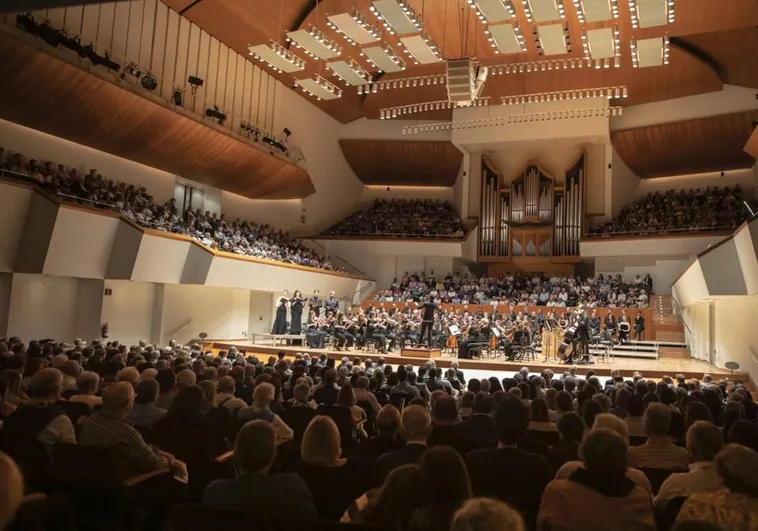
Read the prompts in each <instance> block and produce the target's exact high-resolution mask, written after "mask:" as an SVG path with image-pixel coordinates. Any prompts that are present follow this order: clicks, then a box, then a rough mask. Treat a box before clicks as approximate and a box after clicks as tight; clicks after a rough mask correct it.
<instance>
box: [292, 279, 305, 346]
mask: <svg viewBox="0 0 758 531" xmlns="http://www.w3.org/2000/svg"><path fill="white" fill-rule="evenodd" d="M304 303H305V301H304V299H303V294H302V293H300V290H299V289H296V290H295V293H294V294H293V295H292V298H291V299H290V334H291V335H293V336H297V335H300V334H301V333H302V330H303V305H304Z"/></svg>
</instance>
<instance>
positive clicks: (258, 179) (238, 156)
mask: <svg viewBox="0 0 758 531" xmlns="http://www.w3.org/2000/svg"><path fill="white" fill-rule="evenodd" d="M0 55H1V56H2V57H4V61H3V67H4V74H5V75H6V76H7V79H13V81H14V82H13V83H3V84H1V85H0V117H2V118H3V119H6V120H10V121H13V122H16V123H19V124H22V125H26V126H28V127H32V128H34V129H38V130H40V131H45V132H47V133H50V134H53V135H55V136H59V137H62V138H66V139H68V140H71V141H73V142H78V143H80V144H84V145H87V146H90V147H93V148H95V149H99V150H102V151H105V152H107V153H112V154H114V155H117V156H120V157H124V158H127V159H130V160H134V161H136V162H140V163H142V164H146V165H148V166H151V167H154V168H159V169H162V170H164V171H168V172H171V173H175V174H177V175H181V176H183V177H186V178H188V179H193V180H195V181H198V182H202V183H206V184H209V185H212V186H216V187H218V188H221V189H224V190H228V191H230V192H233V193H236V194H239V195H243V196H246V197H250V198H254V199H291V198H301V197H306V196H308V195H310V194H311V193H313V192H314V191H315V189H314V187H313V183H312V182H311V180H310V177H309V176H308V173H307V172H306V171H305V170H303V169H302V168H299V167H298V166H295V165H293V164H290V163H288V162H286V161H284V160H281V159H278V158H276V157H274V156H272V155H269V154H268V153H266V152H265V151H263V150H260V149H257V148H255V147H252V146H250V145H248V144H246V143H244V142H241V141H238V140H236V139H234V138H233V137H231V136H229V135H228V134H226V133H225V132H222V131H217V130H216V129H214V128H212V127H209V126H208V125H205V124H203V123H201V122H198V121H195V120H193V119H191V118H188V117H185V116H183V115H181V114H179V113H176V112H174V111H172V110H170V109H167V108H165V107H162V106H160V105H158V104H156V103H153V102H152V101H150V100H148V99H145V98H142V97H140V96H138V95H136V94H134V93H132V92H130V91H129V90H125V89H123V88H120V87H118V86H116V85H114V84H113V83H109V82H108V81H105V80H103V79H101V78H99V77H97V76H94V75H91V74H89V73H87V72H85V71H83V70H80V69H79V68H76V67H75V66H73V65H71V64H69V63H67V62H64V61H61V60H59V59H56V58H55V57H53V56H51V55H49V54H47V53H45V52H42V51H39V50H37V49H36V48H33V47H31V46H29V45H27V44H25V43H24V42H23V41H21V40H20V39H17V38H15V37H11V36H9V35H8V34H5V33H0ZM35 156H38V157H40V156H41V157H44V153H40V154H35Z"/></svg>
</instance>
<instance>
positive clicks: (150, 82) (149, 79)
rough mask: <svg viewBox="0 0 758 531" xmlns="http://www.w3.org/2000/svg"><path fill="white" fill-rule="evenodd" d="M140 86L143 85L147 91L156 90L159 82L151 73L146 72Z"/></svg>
mask: <svg viewBox="0 0 758 531" xmlns="http://www.w3.org/2000/svg"><path fill="white" fill-rule="evenodd" d="M140 85H142V88H143V89H145V90H155V89H157V88H158V80H157V79H155V76H154V75H153V74H151V73H150V72H145V75H143V76H142V79H141V80H140Z"/></svg>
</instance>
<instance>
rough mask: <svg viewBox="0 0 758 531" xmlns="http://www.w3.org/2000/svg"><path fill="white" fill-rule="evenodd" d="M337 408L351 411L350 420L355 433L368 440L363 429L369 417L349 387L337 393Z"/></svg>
mask: <svg viewBox="0 0 758 531" xmlns="http://www.w3.org/2000/svg"><path fill="white" fill-rule="evenodd" d="M334 405H336V406H341V407H345V408H348V409H349V410H350V418H351V419H352V421H353V432H354V434H357V435H359V436H360V437H362V438H364V439H365V438H367V437H368V436H367V435H366V432H365V431H364V429H363V424H364V423H365V422H366V419H367V415H366V412H365V411H364V410H363V408H362V407H360V406H359V405H358V400H356V398H355V392H353V388H352V387H350V386H349V385H346V386H344V387H343V388H342V389H340V390H339V393H337V401H336V402H335V403H334Z"/></svg>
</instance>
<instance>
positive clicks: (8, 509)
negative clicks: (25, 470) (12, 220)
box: [0, 452, 24, 531]
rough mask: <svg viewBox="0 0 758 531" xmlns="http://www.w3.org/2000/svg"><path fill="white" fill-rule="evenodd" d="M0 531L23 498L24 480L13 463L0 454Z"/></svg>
mask: <svg viewBox="0 0 758 531" xmlns="http://www.w3.org/2000/svg"><path fill="white" fill-rule="evenodd" d="M0 485H2V488H0V531H1V530H3V529H5V527H6V526H7V525H8V523H9V522H10V521H11V519H12V518H13V515H14V514H16V510H17V509H18V506H19V505H20V504H21V499H22V498H23V497H24V478H23V477H22V476H21V471H20V470H19V468H18V466H16V463H15V461H13V459H11V458H10V457H9V456H8V455H6V454H4V453H2V452H0Z"/></svg>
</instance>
